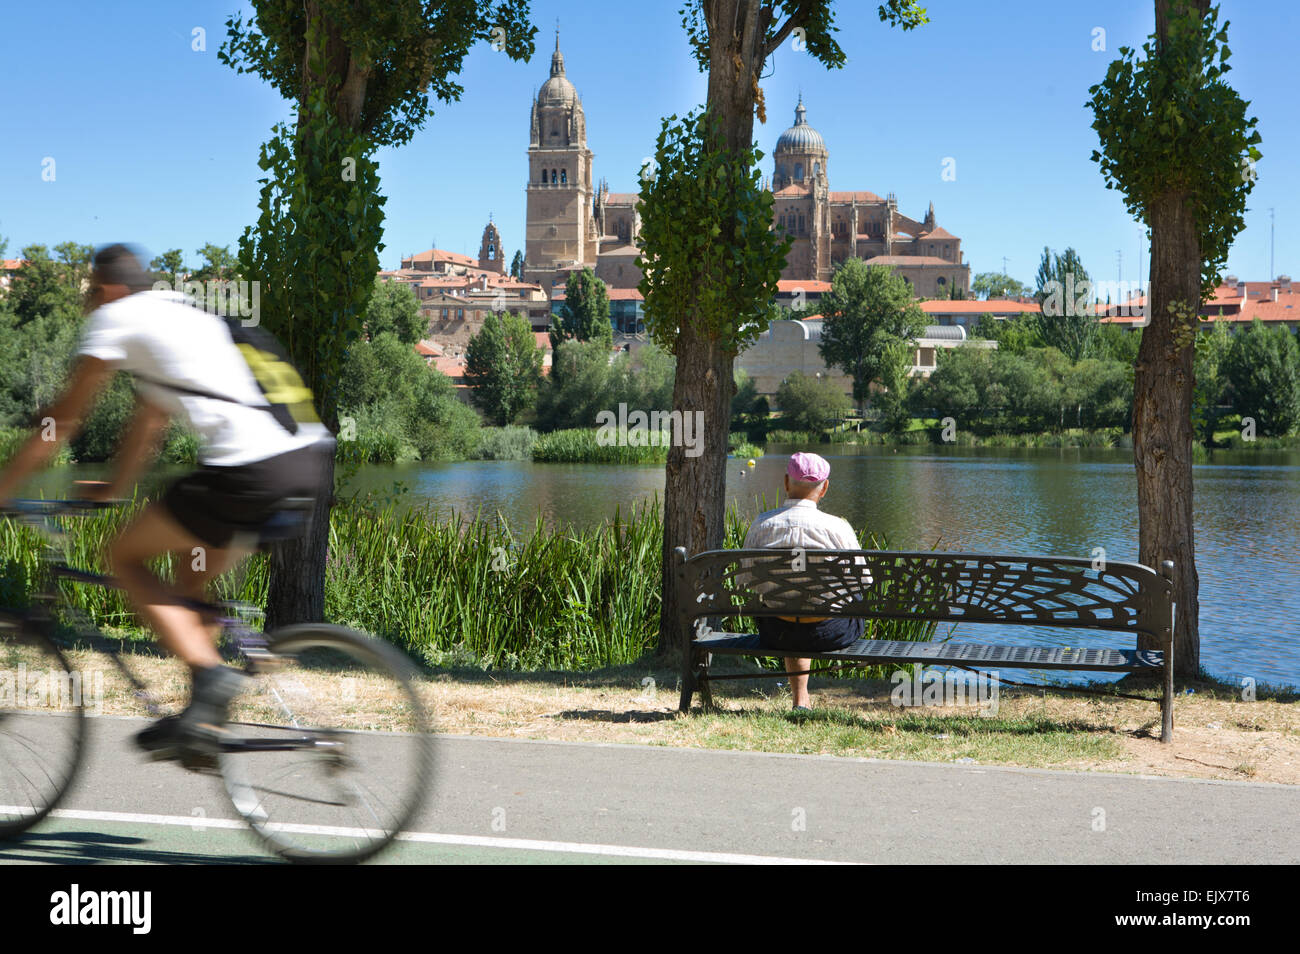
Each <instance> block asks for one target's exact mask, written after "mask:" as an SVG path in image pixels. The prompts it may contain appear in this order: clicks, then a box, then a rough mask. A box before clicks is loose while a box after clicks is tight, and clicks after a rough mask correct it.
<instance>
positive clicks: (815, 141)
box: [776, 96, 826, 152]
mask: <svg viewBox="0 0 1300 954" xmlns="http://www.w3.org/2000/svg"><path fill="white" fill-rule="evenodd" d="M807 113H808V110H806V109H805V108H804V105H803V97H802V96H800V97H799V105H798V106H796V107H795V108H794V125H793V126H791V127H790V128H789V129H787V130H786V131H785V132H783V133H781V138H780V139H778V140H777V141H776V151H777V152H815V151H820V152H825V151H826V143H825V142H824V141H823V140H822V134H821V133H819V132H818V131H817V130H815V129H813V128H812V127H811V126H809V125H808V118H807Z"/></svg>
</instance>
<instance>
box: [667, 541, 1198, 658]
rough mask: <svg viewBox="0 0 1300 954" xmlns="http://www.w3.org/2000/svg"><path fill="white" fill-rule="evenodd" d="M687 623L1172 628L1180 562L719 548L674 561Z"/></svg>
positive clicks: (1157, 634)
mask: <svg viewBox="0 0 1300 954" xmlns="http://www.w3.org/2000/svg"><path fill="white" fill-rule="evenodd" d="M673 569H674V574H675V581H676V587H677V599H678V602H677V605H678V607H679V623H680V625H681V626H683V627H684V628H685V631H687V632H689V631H690V629H691V626H692V624H693V622H694V621H695V620H696V619H699V618H701V617H708V616H859V617H863V618H867V619H924V620H932V621H936V622H953V623H958V622H966V623H1006V624H1021V625H1038V626H1059V627H1075V628H1086V629H1105V630H1118V631H1121V632H1127V633H1135V634H1137V633H1144V634H1146V635H1148V636H1151V637H1153V638H1155V639H1157V640H1158V641H1159V642H1161V643H1164V642H1167V641H1168V640H1169V639H1170V638H1171V637H1172V634H1173V583H1172V582H1171V581H1172V579H1173V570H1174V565H1173V563H1172V562H1169V561H1166V562H1165V563H1164V566H1163V570H1164V573H1163V575H1162V574H1158V573H1156V572H1155V571H1154V570H1152V569H1151V568H1150V567H1147V566H1143V565H1142V564H1140V563H1112V562H1109V561H1105V562H1103V561H1092V560H1086V559H1075V558H1071V557H1036V556H992V555H985V554H970V553H936V552H929V553H897V552H889V551H884V550H776V549H772V550H710V551H708V552H706V553H699V554H696V555H695V556H693V557H689V558H688V557H687V555H686V550H685V549H684V548H682V547H678V548H677V550H676V555H675V559H674V568H673Z"/></svg>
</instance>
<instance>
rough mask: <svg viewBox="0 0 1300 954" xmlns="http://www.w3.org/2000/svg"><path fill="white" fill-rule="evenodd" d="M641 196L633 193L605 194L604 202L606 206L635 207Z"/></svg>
mask: <svg viewBox="0 0 1300 954" xmlns="http://www.w3.org/2000/svg"><path fill="white" fill-rule="evenodd" d="M640 201H641V196H640V195H638V194H637V193H635V192H607V193H605V202H606V204H608V205H636V204H637V203H638V202H640Z"/></svg>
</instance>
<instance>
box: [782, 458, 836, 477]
mask: <svg viewBox="0 0 1300 954" xmlns="http://www.w3.org/2000/svg"><path fill="white" fill-rule="evenodd" d="M785 472H786V474H788V475H789V477H790V479H791V480H797V481H800V482H801V483H805V484H820V483H821V482H822V481H823V480H825V479H826V478H827V477H829V476H830V475H831V465H830V464H828V463H826V458H824V457H818V456H817V455H816V454H805V453H804V452H803V451H800V452H799V453H797V454H791V455H790V463H789V465H788V466H787V467H786V469H785Z"/></svg>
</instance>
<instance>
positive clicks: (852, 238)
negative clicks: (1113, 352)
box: [523, 34, 970, 307]
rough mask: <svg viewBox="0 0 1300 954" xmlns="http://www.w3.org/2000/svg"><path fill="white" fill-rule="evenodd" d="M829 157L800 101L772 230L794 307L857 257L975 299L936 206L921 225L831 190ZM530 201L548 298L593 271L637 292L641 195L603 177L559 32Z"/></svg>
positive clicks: (865, 198) (931, 289) (529, 235)
mask: <svg viewBox="0 0 1300 954" xmlns="http://www.w3.org/2000/svg"><path fill="white" fill-rule="evenodd" d="M829 158H830V153H829V150H828V149H827V147H826V143H825V140H824V139H823V138H822V136H821V133H819V132H818V131H817V130H816V129H814V128H813V127H812V126H811V125H809V123H808V117H807V108H806V107H805V106H804V104H803V100H802V98H800V100H799V103H798V105H797V106H796V107H795V122H794V125H793V126H791V127H790V128H789V129H787V130H786V131H785V132H783V133H782V134H781V135H780V137H779V138H778V139H777V142H776V148H775V150H774V152H773V170H772V177H771V181H770V187H771V189H772V190H773V196H774V209H773V223H772V224H773V225H774V226H775V227H777V228H780V229H783V230H784V231H785V232H786V233H787V234H788V235H789V236H790V237H791V239H792V240H793V245H792V247H791V250H790V253H789V256H788V259H787V264H786V268H785V270H784V271H783V272H782V273H781V278H782V279H783V280H784V282H786V283H789V285H790V290H789V292H788V295H789V297H790V299H791V302H789V303H791V304H792V302H793V298H794V295H795V289H797V288H800V287H802V288H803V291H804V293H805V295H811V294H813V292H812V286H814V285H826V283H828V282H829V281H830V279H831V275H832V274H833V272H834V270H835V267H836V266H837V265H839V264H840V263H841V262H843V261H845V260H846V259H848V258H855V257H856V258H861V259H864V260H866V261H867V262H868V263H870V264H875V265H888V266H889V267H890V268H892V269H893V270H894V271H895V272H897V273H898V274H899V275H901V276H902V277H903V278H904V279H905V280H906V281H907V282H908V283H909V284H910V285H911V286H912V288H913V289H914V291H915V294H916V295H917V297H920V298H934V297H940V296H942V297H950V296H952V295H953V294H954V291H955V292H956V293H959V294H969V291H970V266H969V265H967V264H966V263H965V262H964V261H963V260H962V252H961V239H959V238H958V237H957V236H955V235H953V234H952V233H951V232H949V231H947V230H946V229H944V228H943V227H941V226H940V225H939V224H938V222H937V220H936V218H935V212H934V204H933V203H931V204H930V208H929V211H928V212H927V213H926V216H925V218H923V219H921V220H919V221H918V220H916V219H912V218H909V217H907V216H905V215H903V214H902V213H900V212H899V211H898V203H897V200H896V198H895V196H894V195H893V194H892V193H890V194H889V195H888V196H886V197H885V198H883V199H882V198H881V197H880V196H878V195H876V194H875V193H872V192H861V191H853V192H834V191H831V188H830V177H829V172H828V165H829ZM526 201H527V224H526V227H525V228H526V236H525V245H524V273H523V277H524V280H525V281H528V282H532V283H535V284H537V285H539V286H540V287H541V288H542V289H543V290H544V291H545V292H546V293H547V294H548V295H550V294H551V293H552V292H553V291H554V289H556V288H558V287H562V286H563V284H564V281H565V279H566V278H567V277H568V274H569V273H570V272H571V271H573V270H575V269H583V268H590V269H592V270H593V271H594V272H595V273H596V275H597V277H599V278H600V279H601V280H603V281H604V282H605V284H606V285H608V286H609V287H610V288H636V287H637V285H638V283H639V282H640V280H641V271H640V269H639V268H637V265H636V261H637V258H638V255H639V249H638V241H639V238H640V230H641V220H640V216H639V215H637V211H636V204H637V201H638V195H637V194H636V193H631V192H610V191H609V185H608V183H606V182H605V181H604V180H600V181H599V182H597V180H596V179H595V176H594V172H593V164H592V151H591V149H590V148H589V146H588V144H587V121H586V115H585V113H584V111H583V107H582V99H581V97H580V96H579V95H578V91H577V88H576V87H575V86H574V85H573V83H572V81H570V79H569V77H568V74H567V72H566V69H565V63H564V54H563V53H561V52H560V42H559V36H558V34H557V35H556V40H555V52H554V53H552V54H551V73H550V77H549V78H548V79H547V80H546V82H545V83H544V84H542V86H541V88H540V89H539V90H538V91H537V94H536V96H535V97H534V98H533V102H532V104H531V111H530V116H529V140H528V185H527V187H526ZM826 287H827V288H828V287H829V286H828V285H826ZM782 295H783V296H786V295H787V291H786V289H784V288H783V290H782ZM782 303H783V304H787V302H785V301H783V302H782ZM793 307H802V306H800V305H797V304H793Z"/></svg>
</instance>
